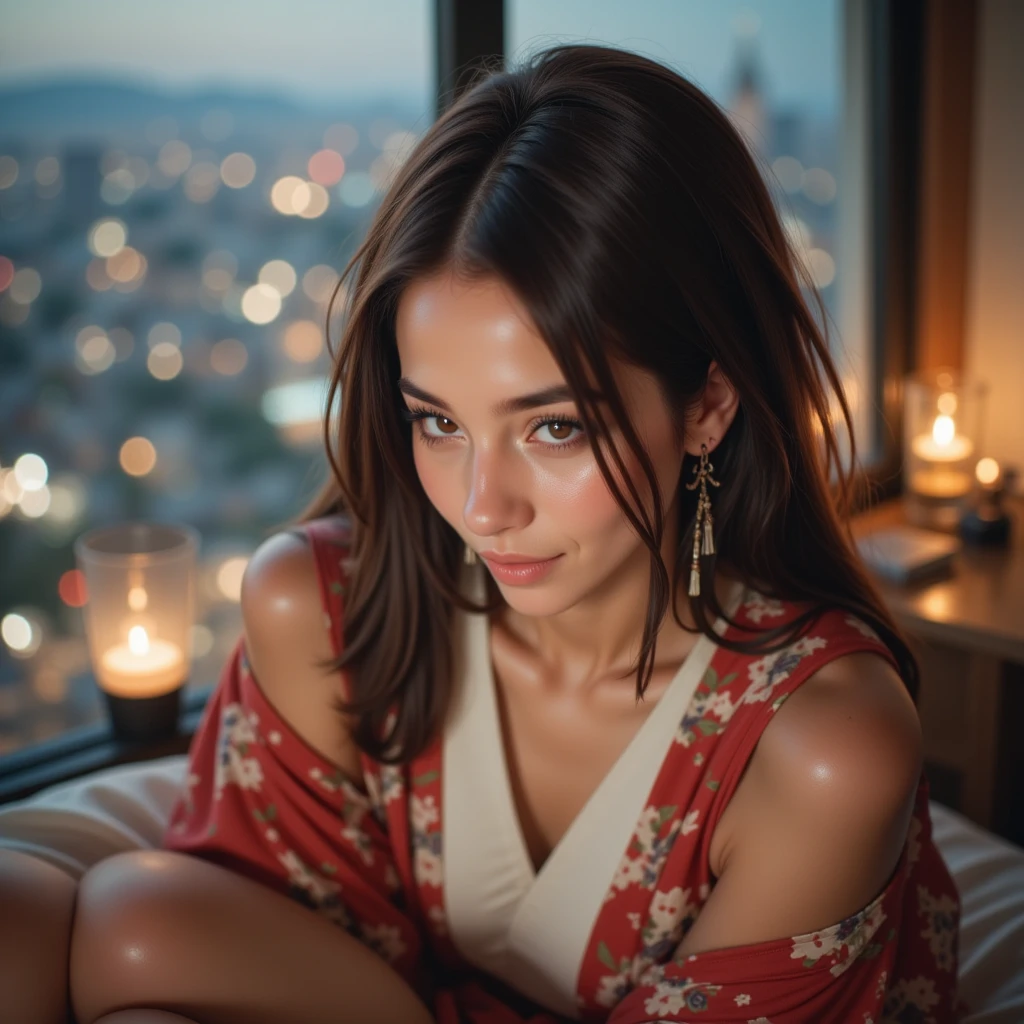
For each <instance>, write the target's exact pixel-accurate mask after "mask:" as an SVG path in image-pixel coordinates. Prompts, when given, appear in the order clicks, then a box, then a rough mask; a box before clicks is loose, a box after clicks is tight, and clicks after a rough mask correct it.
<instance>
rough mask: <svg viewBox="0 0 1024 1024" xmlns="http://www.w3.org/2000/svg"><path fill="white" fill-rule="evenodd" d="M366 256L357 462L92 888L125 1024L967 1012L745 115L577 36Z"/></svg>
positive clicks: (82, 985)
mask: <svg viewBox="0 0 1024 1024" xmlns="http://www.w3.org/2000/svg"><path fill="white" fill-rule="evenodd" d="M355 267H358V271H357V273H356V275H355V281H354V285H353V287H352V288H351V289H350V291H349V296H348V303H347V307H346V310H345V312H346V317H345V325H344V329H343V335H342V338H341V344H340V348H339V350H338V352H337V359H336V366H335V370H334V375H333V381H332V389H331V395H330V398H329V401H328V408H331V407H333V399H334V397H335V396H336V395H340V412H339V415H338V417H337V421H336V422H334V421H329V422H328V423H327V424H326V428H325V436H326V440H327V447H328V455H329V459H330V462H331V466H332V468H333V471H334V472H333V479H332V482H331V483H330V485H329V486H328V487H327V488H326V490H325V492H324V493H323V495H322V496H321V497H320V498H319V499H318V500H317V501H316V502H315V503H314V504H313V506H312V507H311V508H309V509H308V510H307V511H306V513H305V514H303V515H302V516H301V517H300V519H299V522H298V523H297V524H295V526H294V527H293V528H292V529H290V530H287V531H283V532H282V533H280V534H279V535H277V536H275V537H273V538H271V539H269V540H268V541H267V542H266V543H264V544H263V545H262V546H261V548H260V549H259V550H258V552H257V553H256V555H255V556H254V557H253V559H252V561H251V562H250V565H249V567H248V569H247V572H246V578H245V582H244V586H243V594H242V611H243V616H244V623H245V631H244V637H242V638H241V639H240V641H239V644H238V647H237V648H236V651H235V654H234V656H233V658H232V659H231V661H230V663H229V664H228V665H227V666H226V667H225V671H224V674H223V676H222V679H221V682H220V685H219V687H218V689H217V691H216V693H215V694H214V696H213V698H212V700H211V703H210V705H209V707H208V710H207V713H206V716H205V719H204V721H203V724H202V727H201V729H200V730H199V732H198V733H197V735H196V737H195V739H194V741H193V744H192V749H191V754H190V764H189V774H188V781H187V785H186V788H185V791H184V792H183V793H182V795H181V798H180V800H179V802H178V805H177V806H176V808H175V810H174V814H173V816H172V819H171V822H170V824H169V827H168V830H167V834H166V837H165V846H166V850H164V851H154V852H149V853H142V854H128V855H122V856H119V857H115V858H110V860H108V861H106V862H104V863H103V864H100V865H98V866H97V867H96V868H94V869H93V870H92V871H91V872H90V873H89V874H88V875H87V876H86V877H85V879H84V880H83V882H82V884H81V888H80V891H79V899H78V906H77V917H76V923H75V931H74V935H73V941H72V958H71V961H72V962H71V984H72V995H73V999H74V1002H75V1008H76V1011H77V1013H78V1015H79V1018H80V1020H81V1021H82V1022H88V1024H91V1022H92V1021H94V1020H96V1019H99V1018H102V1019H104V1020H107V1019H108V1018H107V1017H104V1016H103V1015H104V1014H110V1013H111V1012H112V1011H115V1010H118V1009H121V1008H124V1007H129V1006H133V1007H147V1006H148V1007H161V1008H163V1009H164V1010H166V1011H171V1012H172V1013H174V1014H184V1015H185V1016H186V1019H191V1018H194V1019H196V1020H201V1021H203V1022H211V1024H221V1022H234V1021H242V1020H244V1021H247V1022H253V1021H268V1022H269V1021H283V1020H288V1021H292V1022H299V1021H301V1022H307V1021H308V1022H318V1021H327V1020H331V1021H344V1022H349V1021H351V1022H359V1024H362V1022H364V1021H429V1020H436V1021H439V1022H442V1024H449V1022H450V1024H455V1022H461V1021H473V1022H479V1024H491V1022H500V1024H504V1022H521V1021H531V1022H533V1024H550V1022H554V1021H559V1020H567V1019H582V1020H594V1021H599V1020H608V1021H610V1022H614V1024H639V1022H641V1021H654V1020H659V1021H677V1022H681V1021H685V1020H691V1019H693V1017H694V1014H696V1013H699V1014H700V1019H701V1020H703V1021H715V1022H726V1021H730V1022H731V1021H770V1022H773V1024H780V1022H810V1021H843V1022H856V1024H864V1022H867V1021H874V1022H878V1021H881V1020H883V1019H884V1020H896V1019H911V1018H913V1019H915V1020H928V1021H950V1020H954V1019H956V1013H957V1006H956V1002H957V1000H956V991H955V990H956V972H957V937H958V923H959V903H958V898H957V893H956V889H955V887H954V885H953V882H952V880H951V877H950V875H949V874H948V872H947V871H946V868H945V866H944V864H943V862H942V860H941V857H940V855H939V853H938V851H937V849H936V848H935V846H934V845H933V843H932V840H931V832H930V822H929V818H928V804H927V798H928V785H927V779H926V777H925V776H924V774H923V772H922V755H921V737H920V728H919V723H918V719H917V714H916V710H915V706H914V699H915V697H916V692H917V672H916V667H915V663H914V660H913V657H912V655H911V654H910V652H909V651H908V649H907V646H906V644H905V643H904V641H903V640H902V639H901V637H900V635H899V633H898V631H897V629H896V627H895V625H894V624H893V622H892V620H891V618H890V616H889V614H888V613H887V611H886V610H885V608H884V606H883V605H882V603H881V601H880V600H879V598H878V596H877V594H876V592H875V591H874V590H873V588H872V586H871V584H870V583H869V581H868V579H867V578H866V577H865V575H864V572H863V571H862V569H861V566H860V564H859V562H858V561H857V559H856V557H855V555H854V553H853V551H852V548H851V545H850V542H849V539H848V535H847V533H846V532H845V530H844V527H843V525H842V521H841V519H840V516H839V513H838V511H837V507H838V508H843V507H845V506H844V504H843V502H845V500H846V498H847V496H848V494H849V481H848V480H847V479H846V476H845V475H844V474H843V473H842V472H840V468H839V466H838V463H839V444H838V441H837V436H836V430H835V428H834V425H833V422H832V419H831V417H830V408H833V407H834V408H838V409H839V410H841V412H842V416H843V420H844V423H845V425H846V427H847V428H849V413H848V410H847V407H846V403H845V401H844V399H843V395H842V391H841V389H840V385H839V381H838V379H837V376H836V372H835V370H834V368H833V365H832V362H831V360H830V358H829V354H828V346H827V342H826V339H824V338H823V337H822V335H821V333H820V331H819V329H818V327H817V326H816V323H815V320H814V319H813V317H812V315H811V313H810V312H809V311H808V309H807V307H806V305H805V302H804V300H803V298H802V297H801V292H800V288H799V277H798V273H797V267H796V263H795V261H794V258H793V256H792V254H791V252H790V249H789V247H788V245H787V241H786V236H785V234H784V232H783V230H782V228H781V226H780V224H779V220H778V217H777V215H776V213H775V211H774V209H773V207H772V203H771V200H770V197H769V194H768V192H767V190H766V188H765V186H764V184H763V182H762V180H761V178H760V176H759V174H758V171H757V168H756V165H755V164H754V162H753V161H752V159H751V157H750V156H749V154H748V152H747V150H746V149H745V148H744V145H743V143H742V142H741V140H740V138H739V136H738V135H737V133H736V131H735V130H734V129H733V128H732V127H731V125H730V123H729V121H728V119H727V118H726V117H725V116H724V115H723V113H722V112H721V111H720V110H719V109H718V108H717V107H716V106H715V105H714V103H712V102H711V101H710V100H709V99H708V98H707V97H706V96H705V95H703V94H702V93H701V92H700V91H699V90H697V89H696V88H695V87H694V86H693V85H691V84H690V83H689V82H687V81H686V80H685V79H683V78H681V77H680V76H679V75H678V74H676V73H674V72H673V71H671V70H669V69H667V68H665V67H663V66H661V65H659V64H657V63H654V62H652V61H650V60H647V59H645V58H643V57H640V56H637V55H634V54H632V53H628V52H622V51H619V50H615V49H608V48H603V47H596V46H559V47H555V48H553V49H550V50H548V51H546V52H544V53H542V54H540V55H538V56H537V57H535V58H534V59H533V60H532V61H531V62H530V63H529V64H527V65H526V66H524V67H521V68H519V69H516V70H514V71H511V72H508V73H503V72H496V73H493V74H491V75H490V76H489V77H487V78H486V79H485V80H483V81H482V82H480V83H478V84H477V85H476V86H475V87H473V88H472V89H471V90H469V91H468V92H467V93H466V94H464V95H463V96H462V98H461V99H459V100H458V102H457V103H455V105H454V106H453V107H452V108H451V109H449V110H448V111H447V112H446V113H445V114H444V115H443V116H442V117H441V118H440V119H439V120H438V121H437V122H436V123H435V124H434V125H433V126H432V127H431V128H430V130H429V131H428V132H427V133H426V135H425V136H424V138H423V139H422V140H421V141H420V142H419V144H418V145H417V147H416V148H415V149H414V150H413V152H412V154H411V155H410V156H409V158H408V159H407V161H406V162H405V164H404V165H403V166H402V168H401V169H400V171H399V172H398V174H397V177H396V179H395V180H394V182H393V184H392V185H391V187H390V189H389V190H388V192H387V194H386V195H385V197H384V199H383V201H382V203H381V206H380V209H379V211H378V212H377V214H376V217H375V219H374V222H373V224H372V226H371V228H370V230H369V233H368V235H367V237H366V240H365V242H364V243H363V244H362V246H361V247H360V249H359V251H358V252H357V254H356V256H355V257H354V258H353V261H352V262H351V263H350V264H349V266H348V267H347V268H346V269H345V272H344V274H343V280H344V279H345V278H347V277H348V276H349V274H350V272H351V271H352V270H353V269H354V268H355ZM822 379H823V380H824V383H822ZM833 473H836V474H838V478H839V480H840V481H841V484H840V487H839V491H840V494H839V498H840V501H839V502H836V501H835V500H834V499H833V495H832V493H831V491H830V485H829V480H830V474H833ZM478 556H482V557H483V562H480V561H479V560H478ZM517 562H528V563H530V564H529V565H527V566H525V567H524V566H520V568H515V567H514V564H515V563H517ZM510 563H511V564H510ZM274 890H276V891H274ZM286 897H291V898H290V899H288V898H286ZM310 909H312V910H314V911H315V913H310V912H309V910H310ZM140 950H141V951H142V952H141V953H140ZM115 1016H116V1014H115ZM111 1019H112V1018H111ZM139 1019H140V1020H141V1019H142V1018H139Z"/></svg>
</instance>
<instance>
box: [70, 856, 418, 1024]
mask: <svg viewBox="0 0 1024 1024" xmlns="http://www.w3.org/2000/svg"><path fill="white" fill-rule="evenodd" d="M70 978H71V1000H72V1003H73V1005H74V1009H75V1013H76V1015H77V1017H78V1021H79V1024H98V1021H99V1020H102V1019H103V1018H104V1015H107V1016H109V1015H111V1014H113V1013H114V1011H117V1010H125V1009H127V1008H129V1007H139V1008H140V1009H141V1008H150V1007H160V1008H161V1009H166V1010H168V1011H171V1012H173V1013H177V1014H182V1015H184V1016H185V1018H186V1019H188V1018H190V1017H192V1018H195V1020H197V1021H201V1022H202V1024H432V1018H431V1015H430V1013H429V1012H428V1011H427V1008H426V1007H425V1006H424V1005H423V1003H422V1002H421V1000H420V999H419V997H418V996H417V995H416V993H415V992H414V991H413V990H412V989H411V988H410V987H409V985H408V984H407V983H406V982H405V980H404V979H403V978H402V977H401V976H400V975H399V974H398V973H397V972H396V971H395V970H394V969H393V968H392V967H391V966H390V964H388V963H386V962H385V961H384V960H383V959H382V958H381V957H380V956H378V955H377V954H376V953H375V952H373V951H372V950H370V949H369V948H368V947H366V946H365V945H363V944H362V943H361V942H359V941H357V940H356V939H355V938H353V937H352V936H351V935H349V934H348V933H347V932H344V931H342V929H340V928H339V927H338V926H337V925H335V924H332V923H331V922H330V921H328V920H327V919H326V918H325V917H322V916H321V915H319V914H318V913H316V912H315V911H313V910H310V909H309V908H308V907H304V906H302V905H301V904H299V903H297V902H296V901H295V900H291V899H289V898H288V897H287V896H284V895H282V894H281V893H279V892H275V891H273V890H272V889H270V888H268V887H267V886H264V885H260V884H258V883H257V882H254V881H252V880H251V879H249V878H246V877H244V876H242V875H240V874H238V873H236V872H234V871H229V870H227V869H226V868H223V867H220V866H219V865H216V864H212V863H210V862H208V861H204V860H201V859H200V858H198V857H191V856H187V855H185V854H181V853H176V852H171V851H167V850H144V851H143V850H138V851H132V852H129V853H119V854H114V855H113V856H112V857H107V858H105V859H104V860H103V861H101V862H100V863H99V864H97V865H95V866H94V867H93V868H91V869H90V870H89V871H88V872H86V874H85V876H84V877H83V879H82V881H81V882H80V883H79V889H78V904H77V910H76V918H75V924H74V931H73V934H72V939H71V968H70ZM172 1019H173V1018H172ZM154 1024H155V1022H154Z"/></svg>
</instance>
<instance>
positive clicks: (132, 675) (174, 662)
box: [97, 626, 188, 698]
mask: <svg viewBox="0 0 1024 1024" xmlns="http://www.w3.org/2000/svg"><path fill="white" fill-rule="evenodd" d="M97 674H98V675H99V677H100V684H101V685H102V687H103V688H104V689H105V690H106V691H107V692H108V693H110V694H112V695H113V696H115V697H135V698H141V697H159V696H160V695H161V694H164V693H168V692H170V691H171V690H173V689H175V688H176V687H178V686H179V685H181V684H182V683H183V682H184V681H185V678H186V676H187V674H188V671H187V668H186V664H185V654H184V651H182V649H181V648H180V647H179V646H178V645H177V644H173V643H170V642H169V641H167V640H161V639H159V638H154V639H150V637H149V634H148V633H147V632H146V628H145V627H144V626H132V627H131V629H129V630H128V642H127V643H126V644H117V645H116V646H114V647H111V648H110V649H109V650H107V651H104V652H103V654H102V655H101V656H100V663H99V667H98V673H97Z"/></svg>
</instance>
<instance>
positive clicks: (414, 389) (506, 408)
mask: <svg viewBox="0 0 1024 1024" xmlns="http://www.w3.org/2000/svg"><path fill="white" fill-rule="evenodd" d="M398 390H399V391H401V392H402V393H403V394H406V395H409V397H410V398H418V399H419V400H420V401H421V402H428V403H429V404H430V405H436V406H437V407H438V408H439V409H443V410H444V411H445V412H451V411H452V410H451V407H450V406H449V405H448V404H447V403H446V402H442V401H441V399H440V398H438V397H437V395H432V394H431V393H430V392H429V391H424V390H423V388H421V387H419V386H418V385H416V384H413V382H412V381H411V380H409V378H408V377H401V378H400V379H399V381H398ZM573 400H574V398H573V393H572V391H570V390H569V387H568V385H567V384H553V385H551V387H547V388H541V390H540V391H533V392H531V393H530V394H528V395H519V396H518V397H516V398H505V399H502V400H501V401H500V402H498V403H497V404H496V405H494V406H492V407H491V412H492V413H493V414H494V415H495V416H511V415H512V414H513V413H517V412H525V411H526V410H527V409H536V408H537V407H538V406H540V405H552V404H554V403H555V402H571V401H573Z"/></svg>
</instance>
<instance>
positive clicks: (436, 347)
mask: <svg viewBox="0 0 1024 1024" xmlns="http://www.w3.org/2000/svg"><path fill="white" fill-rule="evenodd" d="M395 335H396V340H397V343H398V355H399V359H400V361H401V364H402V373H403V375H406V376H411V377H414V378H416V379H417V383H419V384H422V385H423V386H424V387H429V386H430V385H429V384H427V383H426V381H425V380H419V379H418V378H419V377H420V376H422V375H425V374H435V373H437V374H445V375H446V376H450V375H451V374H452V372H453V371H456V375H457V377H458V379H459V380H460V381H465V382H466V383H469V382H471V381H472V382H473V383H474V384H476V383H479V384H487V383H488V382H494V383H495V384H496V385H500V384H502V383H504V382H506V381H508V382H509V383H511V382H513V381H520V380H523V379H526V378H527V377H528V378H530V379H531V380H532V379H533V378H535V377H536V378H538V379H539V380H540V381H541V382H542V383H545V384H548V383H557V382H558V381H561V380H562V373H561V371H560V370H559V369H558V364H557V363H556V362H555V359H554V357H553V356H552V354H551V351H550V350H549V349H548V347H547V345H546V344H545V343H544V340H543V339H542V338H541V336H540V334H539V333H538V332H537V330H536V328H535V327H534V325H533V322H532V320H531V318H530V315H529V313H528V311H527V310H526V308H525V307H524V306H523V304H522V303H521V302H520V301H519V300H518V298H517V297H516V296H515V295H514V294H513V292H512V291H511V290H510V289H509V288H508V287H507V286H506V285H504V283H503V282H501V281H499V280H497V279H495V278H484V279H480V280H477V281H471V282H470V281H465V280H463V279H459V278H456V277H454V276H453V275H452V274H450V273H449V272H444V273H442V274H438V275H434V276H432V277H429V278H418V279H417V280H415V281H413V282H411V283H410V284H409V285H408V286H407V287H406V288H405V291H404V292H403V293H402V296H401V299H400V300H399V303H398V311H397V316H396V320H395ZM435 383H436V381H435ZM452 383H453V384H455V383H456V382H455V381H453V382H452Z"/></svg>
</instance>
